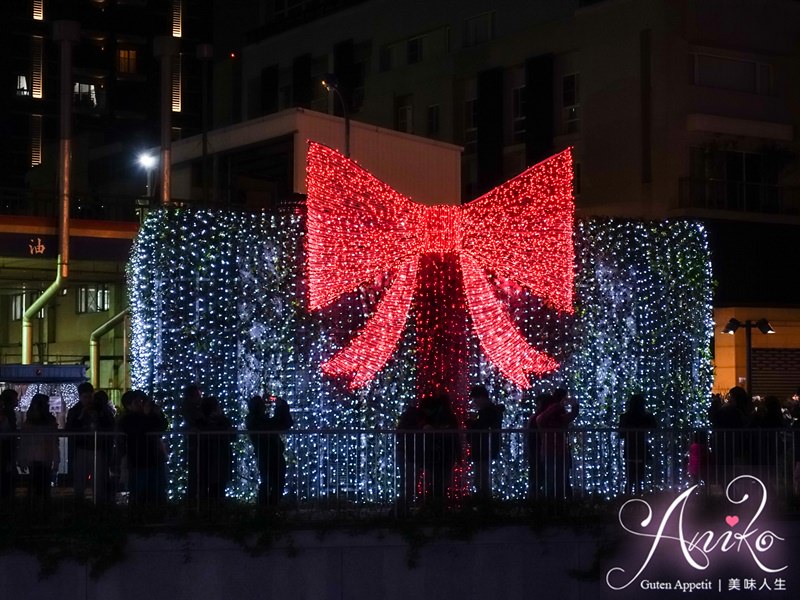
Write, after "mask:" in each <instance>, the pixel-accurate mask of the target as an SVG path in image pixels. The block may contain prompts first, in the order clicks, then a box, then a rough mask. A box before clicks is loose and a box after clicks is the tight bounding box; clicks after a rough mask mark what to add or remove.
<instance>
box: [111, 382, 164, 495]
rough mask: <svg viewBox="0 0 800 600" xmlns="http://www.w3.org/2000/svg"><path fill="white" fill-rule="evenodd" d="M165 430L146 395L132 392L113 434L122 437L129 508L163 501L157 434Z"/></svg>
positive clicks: (161, 447) (161, 417) (159, 442)
mask: <svg viewBox="0 0 800 600" xmlns="http://www.w3.org/2000/svg"><path fill="white" fill-rule="evenodd" d="M166 429H167V419H166V418H165V417H164V415H163V414H162V413H161V411H160V410H159V409H158V408H157V407H155V406H154V405H153V403H152V402H150V400H149V398H148V397H147V394H145V393H144V392H143V391H141V390H135V391H134V392H133V396H132V398H131V402H130V405H129V407H128V411H127V412H126V413H125V414H124V415H123V416H122V417H121V418H120V420H119V422H118V423H117V430H118V431H120V432H121V433H124V434H125V460H126V462H127V467H128V490H129V492H130V496H129V501H130V503H131V504H133V505H143V504H150V505H156V504H160V503H162V501H163V500H164V496H163V495H164V488H163V486H162V482H161V478H160V476H159V475H160V468H161V464H162V463H163V462H164V459H165V454H164V447H163V444H162V440H161V437H160V436H159V435H158V434H160V433H162V432H164V431H166Z"/></svg>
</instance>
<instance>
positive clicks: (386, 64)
mask: <svg viewBox="0 0 800 600" xmlns="http://www.w3.org/2000/svg"><path fill="white" fill-rule="evenodd" d="M400 51H401V48H400V46H399V45H398V44H390V45H388V46H383V47H382V48H381V56H380V69H381V71H390V70H391V69H393V68H395V67H396V66H397V64H398V60H399V56H400Z"/></svg>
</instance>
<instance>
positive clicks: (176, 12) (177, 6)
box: [172, 0, 183, 38]
mask: <svg viewBox="0 0 800 600" xmlns="http://www.w3.org/2000/svg"><path fill="white" fill-rule="evenodd" d="M182 35H183V0H172V37H176V38H179V37H181V36H182Z"/></svg>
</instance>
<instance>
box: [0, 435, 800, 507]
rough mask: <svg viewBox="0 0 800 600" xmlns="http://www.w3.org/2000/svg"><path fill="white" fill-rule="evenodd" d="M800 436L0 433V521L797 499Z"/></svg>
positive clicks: (792, 503)
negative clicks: (73, 511) (262, 510)
mask: <svg viewBox="0 0 800 600" xmlns="http://www.w3.org/2000/svg"><path fill="white" fill-rule="evenodd" d="M799 443H800V430H796V429H751V430H726V431H713V432H709V431H672V430H670V431H664V430H660V431H629V432H627V433H621V432H618V431H617V430H611V429H607V430H569V431H542V430H539V431H537V430H503V431H496V432H477V431H469V432H466V431H463V430H459V431H447V430H445V431H441V430H439V431H431V430H422V431H410V432H395V431H385V430H374V431H373V430H350V431H340V430H337V431H320V430H313V431H296V430H292V431H290V432H286V433H262V434H257V435H250V434H248V433H246V432H236V431H230V432H202V433H198V432H192V433H187V432H167V433H164V434H150V433H148V434H146V433H145V432H144V430H142V431H138V432H133V433H129V434H128V435H126V434H122V433H105V432H102V433H101V432H96V433H91V434H78V433H65V432H63V431H58V432H41V431H35V432H28V431H21V432H18V433H3V434H0V472H2V477H0V513H2V512H7V511H12V512H13V511H14V510H16V509H19V508H25V509H29V508H30V507H38V508H40V509H42V510H44V511H48V512H51V511H53V510H60V511H63V510H69V508H70V507H71V506H76V505H78V504H80V503H81V502H84V503H93V504H95V505H97V506H108V507H112V506H113V507H118V506H119V507H128V508H135V507H147V508H156V507H166V506H171V505H177V506H183V507H188V508H191V509H195V508H196V509H207V508H214V509H215V510H216V509H218V508H220V507H223V506H234V505H237V504H242V505H247V504H251V505H252V504H260V505H264V506H267V507H272V508H274V507H280V508H281V509H282V510H286V511H290V512H293V513H294V514H296V515H299V516H303V517H309V518H314V519H319V518H323V519H324V518H327V517H330V516H332V515H341V514H345V513H346V514H348V515H360V514H375V513H376V512H380V513H381V514H391V515H404V514H409V513H413V512H415V511H418V510H424V509H425V507H426V506H437V507H439V508H440V509H442V510H449V509H451V508H455V507H459V506H462V505H463V503H464V502H472V501H484V500H489V499H492V500H493V501H494V502H496V503H499V504H500V505H502V504H504V503H505V504H508V505H519V504H521V503H540V502H541V503H550V504H556V505H567V504H569V503H571V502H576V501H581V500H592V501H601V502H602V501H606V500H612V499H614V498H616V497H620V496H632V495H651V494H658V493H661V492H667V491H671V492H674V491H678V490H684V489H686V488H688V487H689V486H691V485H697V486H698V491H699V492H700V493H703V494H707V495H712V496H713V495H722V493H723V490H724V487H725V485H727V483H728V482H730V481H731V480H732V479H733V478H735V477H736V476H738V475H741V474H750V475H754V476H757V477H758V478H760V479H761V480H762V481H764V482H765V484H766V485H767V486H768V488H769V489H770V491H771V495H772V496H773V498H776V499H777V501H778V502H780V503H781V504H782V507H783V509H785V510H793V509H792V507H797V502H796V500H797V498H798V496H799V495H800V481H798V477H800V444H799Z"/></svg>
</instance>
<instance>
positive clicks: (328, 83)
mask: <svg viewBox="0 0 800 600" xmlns="http://www.w3.org/2000/svg"><path fill="white" fill-rule="evenodd" d="M322 85H323V86H325V89H326V90H328V91H329V92H333V93H334V94H335V95H336V96H337V97H338V98H339V102H341V103H342V115H343V116H344V155H345V156H346V157H347V158H350V115H349V114H348V113H347V103H346V102H345V101H344V96H342V92H341V90H340V89H339V79H338V78H337V77H336V75H334V74H333V73H328V74H327V75H325V77H323V78H322Z"/></svg>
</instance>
